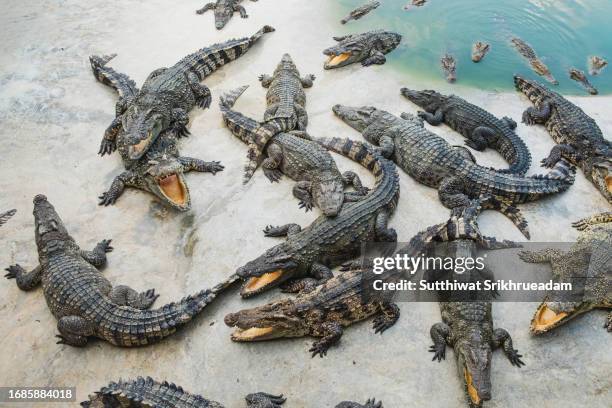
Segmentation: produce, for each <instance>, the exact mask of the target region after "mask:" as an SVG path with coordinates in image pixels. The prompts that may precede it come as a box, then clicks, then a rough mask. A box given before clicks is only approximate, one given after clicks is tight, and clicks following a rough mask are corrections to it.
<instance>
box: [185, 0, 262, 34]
mask: <svg viewBox="0 0 612 408" xmlns="http://www.w3.org/2000/svg"><path fill="white" fill-rule="evenodd" d="M251 1H258V0H251ZM241 2H242V0H216V2H214V3H207V4H206V5H205V6H204V7H202V8H201V9H199V10H196V13H197V14H204V13H206V12H207V11H209V10H214V11H215V27H216V28H217V30H221V29H222V28H223V27H225V25H226V24H227V23H228V22H229V21H230V19H231V18H232V16H233V15H234V13H240V17H241V18H247V17H249V15H248V14H247V12H246V10H245V9H244V7H242V6H241V5H240V3H241Z"/></svg>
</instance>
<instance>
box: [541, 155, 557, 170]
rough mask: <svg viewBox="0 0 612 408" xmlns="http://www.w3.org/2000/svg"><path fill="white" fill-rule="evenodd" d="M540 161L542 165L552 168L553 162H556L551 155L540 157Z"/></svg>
mask: <svg viewBox="0 0 612 408" xmlns="http://www.w3.org/2000/svg"><path fill="white" fill-rule="evenodd" d="M540 163H541V164H542V167H546V168H549V169H552V168H553V167H555V164H557V160H555V159H554V158H551V157H547V158H545V159H542V161H540Z"/></svg>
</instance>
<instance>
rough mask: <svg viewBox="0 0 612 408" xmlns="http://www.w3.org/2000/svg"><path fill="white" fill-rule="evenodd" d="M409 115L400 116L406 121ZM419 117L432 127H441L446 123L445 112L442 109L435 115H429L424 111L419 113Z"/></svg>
mask: <svg viewBox="0 0 612 408" xmlns="http://www.w3.org/2000/svg"><path fill="white" fill-rule="evenodd" d="M408 115H409V114H406V113H402V114H401V115H400V116H401V118H402V119H406V118H407V116H408ZM417 116H418V117H419V118H421V119H423V120H424V121H425V122H427V123H429V124H430V125H431V126H439V125H441V124H442V122H444V112H443V111H442V109H437V110H436V112H435V113H429V112H424V111H419V112H417Z"/></svg>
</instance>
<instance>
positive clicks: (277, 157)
mask: <svg viewBox="0 0 612 408" xmlns="http://www.w3.org/2000/svg"><path fill="white" fill-rule="evenodd" d="M267 153H268V157H267V158H266V159H265V160H264V161H263V162H262V163H261V167H262V168H263V172H264V174H265V175H266V177H267V178H268V180H270V182H272V183H275V182H278V181H279V180H280V179H281V177H283V173H282V172H281V171H280V170H279V167H280V165H281V163H282V162H283V149H281V147H280V146H279V145H278V144H276V143H271V144H270V146H269V147H268V149H267ZM293 195H295V189H294V192H293ZM296 197H297V196H296ZM298 198H299V197H298Z"/></svg>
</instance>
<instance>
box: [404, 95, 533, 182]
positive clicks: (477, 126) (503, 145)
mask: <svg viewBox="0 0 612 408" xmlns="http://www.w3.org/2000/svg"><path fill="white" fill-rule="evenodd" d="M401 93H402V95H404V96H405V97H406V98H407V99H408V100H410V101H411V102H412V103H415V104H416V105H418V106H419V107H420V108H422V109H424V112H418V116H419V117H421V118H423V119H425V121H427V123H429V124H430V125H432V126H438V125H439V124H441V123H445V124H447V125H448V126H449V127H450V128H451V129H453V130H455V131H457V132H459V133H461V134H462V135H463V136H465V137H466V138H467V140H466V142H465V144H466V145H468V146H469V147H471V148H473V149H476V150H478V151H482V150H484V149H485V148H487V147H490V148H492V149H494V150H497V151H498V152H499V153H500V154H501V155H502V156H503V157H504V159H506V161H507V162H508V163H510V168H509V169H508V170H499V171H500V172H501V173H516V174H521V175H523V174H525V173H527V170H529V166H530V165H531V154H530V153H529V149H528V148H527V145H525V142H523V140H522V139H521V138H520V137H519V136H518V135H517V134H516V133H515V129H516V122H515V121H513V120H512V119H510V118H508V117H503V118H501V119H498V118H496V117H495V116H493V115H492V114H490V113H489V112H487V111H486V110H484V109H482V108H480V107H478V106H476V105H474V104H471V103H469V102H468V101H466V100H465V99H462V98H460V97H458V96H455V95H450V96H447V95H442V94H440V93H438V92H436V91H433V90H424V91H414V90H412V89H408V88H402V89H401Z"/></svg>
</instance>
